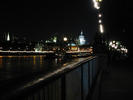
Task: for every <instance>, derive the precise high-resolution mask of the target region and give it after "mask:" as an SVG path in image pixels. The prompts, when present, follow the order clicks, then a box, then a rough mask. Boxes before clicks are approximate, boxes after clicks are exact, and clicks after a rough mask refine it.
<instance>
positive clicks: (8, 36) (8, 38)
mask: <svg viewBox="0 0 133 100" xmlns="http://www.w3.org/2000/svg"><path fill="white" fill-rule="evenodd" d="M6 41H10V34H9V32H8V33H7V37H6Z"/></svg>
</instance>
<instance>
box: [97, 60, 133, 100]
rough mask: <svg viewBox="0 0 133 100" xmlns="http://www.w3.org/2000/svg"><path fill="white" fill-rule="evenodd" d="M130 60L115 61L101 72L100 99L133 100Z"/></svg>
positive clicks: (132, 68) (132, 67)
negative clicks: (104, 71) (105, 70)
mask: <svg viewBox="0 0 133 100" xmlns="http://www.w3.org/2000/svg"><path fill="white" fill-rule="evenodd" d="M132 62H133V61H131V60H130V61H121V62H115V63H113V64H111V65H110V67H109V72H107V73H103V77H102V81H101V89H100V91H101V92H100V98H99V99H100V100H133V66H132Z"/></svg>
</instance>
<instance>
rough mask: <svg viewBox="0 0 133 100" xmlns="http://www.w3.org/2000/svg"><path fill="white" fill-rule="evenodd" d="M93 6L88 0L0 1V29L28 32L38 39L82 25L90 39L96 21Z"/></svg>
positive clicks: (77, 31)
mask: <svg viewBox="0 0 133 100" xmlns="http://www.w3.org/2000/svg"><path fill="white" fill-rule="evenodd" d="M93 10H94V9H92V6H91V4H90V3H89V1H88V0H47V1H43V2H40V1H36V2H33V1H32V2H27V1H26V2H24V1H23V2H20V1H19V2H13V1H11V2H6V3H1V4H0V31H1V32H8V31H9V32H12V33H18V34H27V35H28V36H30V38H32V39H36V40H39V39H46V38H47V37H49V36H50V35H51V34H53V33H55V32H58V33H60V34H61V33H79V32H80V31H81V29H83V30H84V32H85V34H86V36H87V38H89V39H91V37H92V35H93V34H94V29H95V27H94V26H95V24H96V20H94V19H95V17H96V12H95V11H93ZM92 19H93V20H92Z"/></svg>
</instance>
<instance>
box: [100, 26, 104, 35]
mask: <svg viewBox="0 0 133 100" xmlns="http://www.w3.org/2000/svg"><path fill="white" fill-rule="evenodd" d="M100 32H101V33H104V29H103V25H102V24H100Z"/></svg>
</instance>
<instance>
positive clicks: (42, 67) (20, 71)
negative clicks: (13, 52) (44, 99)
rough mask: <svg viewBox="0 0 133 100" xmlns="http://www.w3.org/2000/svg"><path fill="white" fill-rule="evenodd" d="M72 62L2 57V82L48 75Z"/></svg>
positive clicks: (0, 79)
mask: <svg viewBox="0 0 133 100" xmlns="http://www.w3.org/2000/svg"><path fill="white" fill-rule="evenodd" d="M70 61H71V60H67V61H66V60H65V61H64V60H61V59H57V58H55V59H54V58H53V59H48V58H46V57H45V56H42V55H35V56H33V55H32V56H31V55H30V56H0V81H2V83H3V82H4V81H7V80H8V81H9V80H10V81H12V80H19V79H20V78H21V79H23V78H32V77H34V76H37V75H41V74H46V73H48V72H51V71H53V70H56V69H58V68H59V67H62V66H64V65H67V64H68V62H70Z"/></svg>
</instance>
